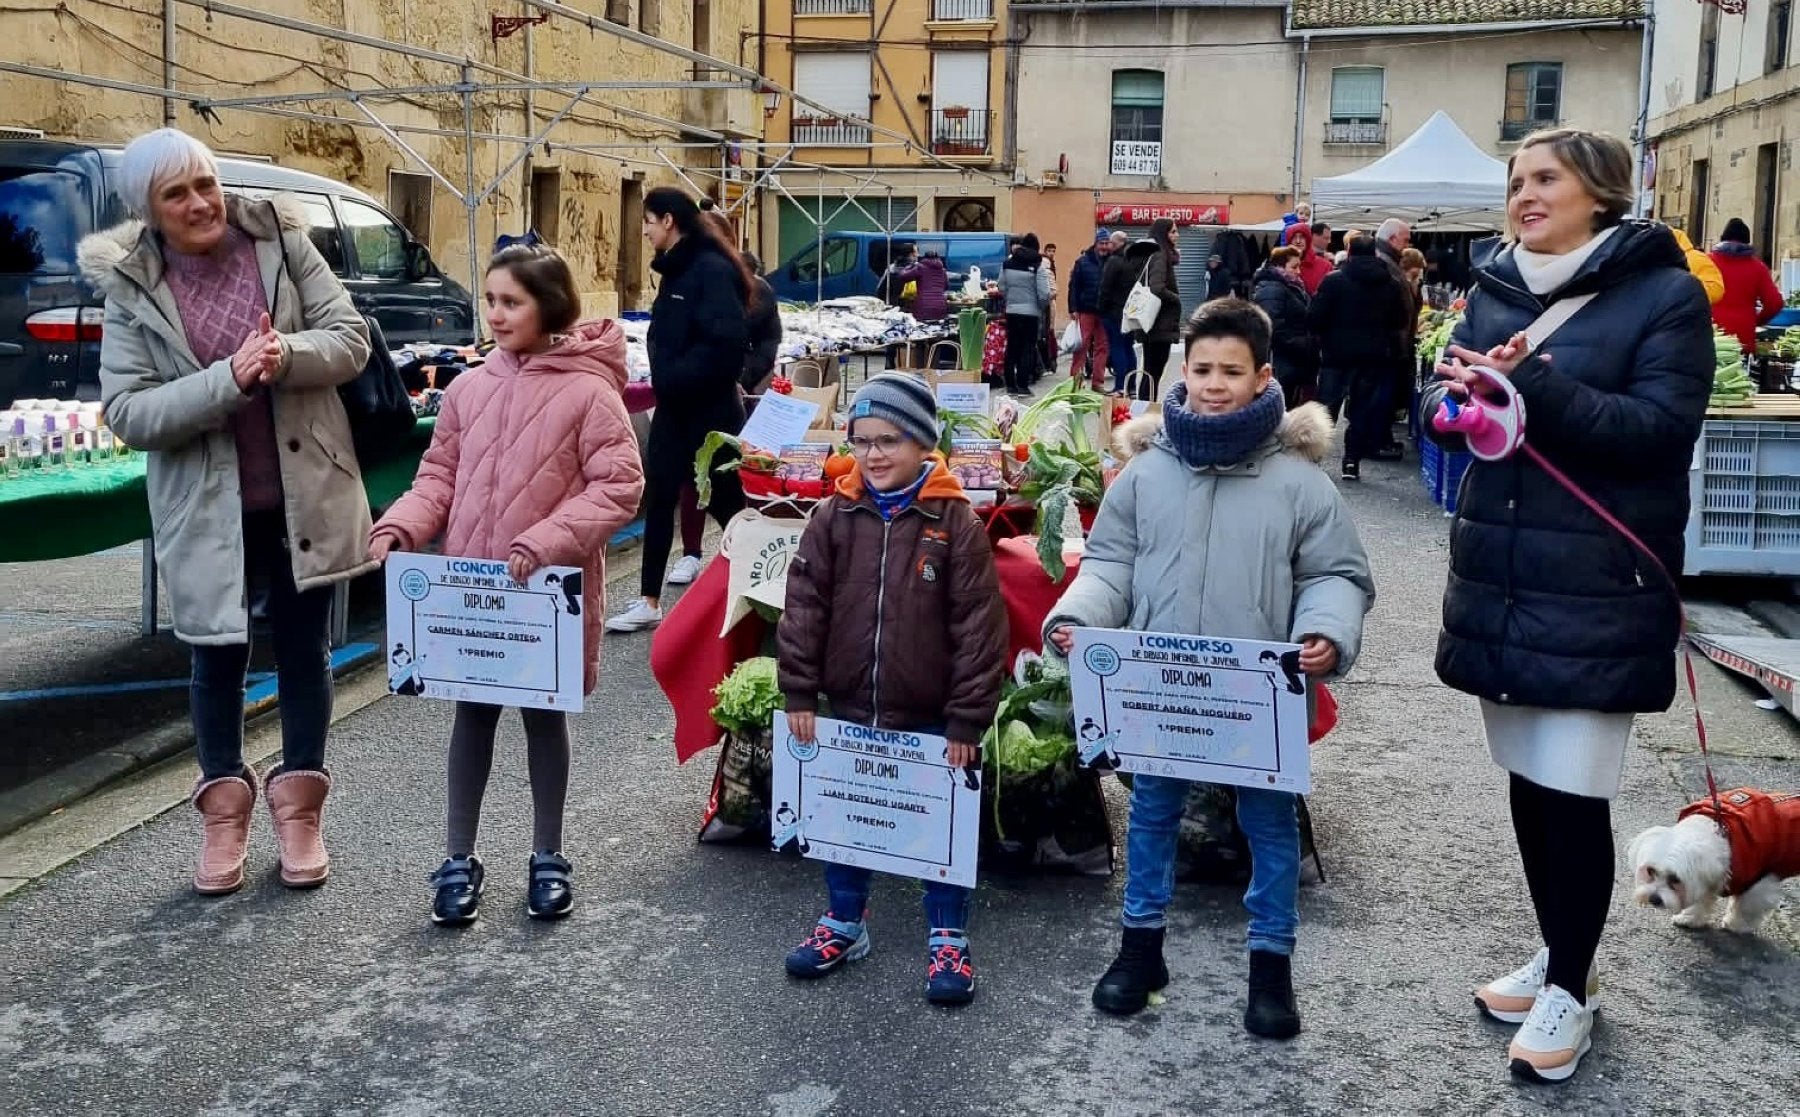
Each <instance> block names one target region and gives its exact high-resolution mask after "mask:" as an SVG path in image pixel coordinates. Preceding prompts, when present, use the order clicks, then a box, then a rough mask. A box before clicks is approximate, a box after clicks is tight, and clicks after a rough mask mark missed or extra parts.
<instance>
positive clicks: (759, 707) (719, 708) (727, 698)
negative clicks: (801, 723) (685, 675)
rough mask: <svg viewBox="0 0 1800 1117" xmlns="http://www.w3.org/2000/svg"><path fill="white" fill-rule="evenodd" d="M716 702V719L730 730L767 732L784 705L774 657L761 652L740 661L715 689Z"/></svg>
mask: <svg viewBox="0 0 1800 1117" xmlns="http://www.w3.org/2000/svg"><path fill="white" fill-rule="evenodd" d="M713 703H714V705H713V709H712V719H713V722H714V723H715V724H717V725H718V727H719V728H720V729H723V730H725V731H726V732H727V733H732V734H735V735H738V736H742V735H745V734H749V733H767V732H768V731H769V725H770V723H771V722H772V721H773V720H774V718H775V711H777V710H779V709H781V708H782V705H783V702H782V697H781V687H780V686H779V685H778V684H777V683H776V680H775V660H774V659H772V658H771V657H769V656H766V655H762V656H757V657H755V658H754V659H746V660H745V661H744V662H742V663H740V664H738V665H737V669H736V670H734V671H733V672H732V673H731V674H729V675H727V676H725V679H724V681H723V682H721V683H720V684H719V685H718V686H717V687H715V688H714V689H713Z"/></svg>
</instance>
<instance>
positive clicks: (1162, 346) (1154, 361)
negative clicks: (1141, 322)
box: [1137, 341, 1175, 399]
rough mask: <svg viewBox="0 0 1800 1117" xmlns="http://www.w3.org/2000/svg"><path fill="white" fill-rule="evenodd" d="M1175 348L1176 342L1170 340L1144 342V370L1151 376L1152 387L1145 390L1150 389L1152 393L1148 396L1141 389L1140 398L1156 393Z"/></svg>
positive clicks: (1146, 397)
mask: <svg viewBox="0 0 1800 1117" xmlns="http://www.w3.org/2000/svg"><path fill="white" fill-rule="evenodd" d="M1173 348H1175V345H1174V343H1173V342H1169V341H1146V342H1144V372H1145V374H1147V375H1148V376H1149V377H1150V379H1149V384H1150V387H1149V388H1147V389H1144V390H1143V391H1148V392H1149V393H1150V395H1149V396H1146V395H1144V394H1143V392H1142V391H1140V392H1138V393H1137V395H1138V398H1140V399H1150V397H1151V396H1154V395H1156V393H1157V388H1158V382H1159V381H1160V380H1161V379H1162V374H1163V369H1164V368H1166V367H1167V366H1168V364H1169V351H1170V350H1171V349H1173Z"/></svg>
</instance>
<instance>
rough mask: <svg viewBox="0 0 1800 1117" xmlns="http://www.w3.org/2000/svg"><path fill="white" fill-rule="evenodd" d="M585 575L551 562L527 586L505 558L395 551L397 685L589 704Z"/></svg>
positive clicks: (393, 668)
mask: <svg viewBox="0 0 1800 1117" xmlns="http://www.w3.org/2000/svg"><path fill="white" fill-rule="evenodd" d="M582 578H583V574H582V571H581V570H580V569H578V568H576V567H573V566H546V567H543V568H542V569H540V570H538V571H537V573H535V574H533V575H532V576H531V579H530V581H528V582H526V583H525V584H524V585H520V584H519V583H518V582H515V581H513V580H512V577H511V576H510V575H508V574H507V572H506V564H505V563H504V562H496V561H494V560H492V559H469V558H453V557H450V556H446V555H420V554H411V553H408V552H405V551H395V552H394V553H393V554H391V555H389V556H388V562H387V660H388V693H390V694H405V695H414V696H418V697H423V698H439V699H444V700H446V701H457V702H486V703H489V704H491V705H495V706H525V707H531V708H534V709H540V710H572V711H580V709H581V707H582V694H581V691H582V682H583V678H582V673H583V670H584V668H585V659H584V657H583V654H582V653H583V646H582V623H581V610H582V608H583V606H584V604H585V602H584V601H583V599H582Z"/></svg>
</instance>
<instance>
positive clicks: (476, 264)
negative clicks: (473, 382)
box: [462, 65, 581, 338]
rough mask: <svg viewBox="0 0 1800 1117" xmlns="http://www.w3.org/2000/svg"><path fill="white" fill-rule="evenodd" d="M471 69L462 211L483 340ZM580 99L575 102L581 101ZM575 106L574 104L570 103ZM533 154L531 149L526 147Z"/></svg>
mask: <svg viewBox="0 0 1800 1117" xmlns="http://www.w3.org/2000/svg"><path fill="white" fill-rule="evenodd" d="M471 77H472V75H471V73H470V71H469V67H468V66H466V65H465V66H464V67H463V69H462V78H463V82H464V84H465V85H466V86H468V88H465V89H464V90H463V93H462V110H463V166H464V169H465V171H466V179H465V181H467V182H468V184H469V191H468V195H467V196H466V197H465V198H464V199H463V208H464V209H465V210H467V211H468V215H469V312H470V314H471V315H473V321H474V323H475V336H476V337H477V338H480V337H481V323H482V315H481V245H480V233H479V232H478V231H477V229H476V222H477V221H478V220H479V219H480V217H481V199H480V198H477V197H475V92H474V83H473V82H472V81H470V78H471ZM580 99H581V98H580V97H577V98H576V100H577V101H578V100H580ZM569 107H570V108H573V107H574V102H573V101H571V102H570V103H569ZM525 150H526V151H530V150H531V149H530V148H526V149H525Z"/></svg>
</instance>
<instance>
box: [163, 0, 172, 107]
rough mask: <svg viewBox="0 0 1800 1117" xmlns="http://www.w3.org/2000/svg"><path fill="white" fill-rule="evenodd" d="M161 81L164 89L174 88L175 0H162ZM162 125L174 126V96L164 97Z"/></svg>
mask: <svg viewBox="0 0 1800 1117" xmlns="http://www.w3.org/2000/svg"><path fill="white" fill-rule="evenodd" d="M162 40H163V42H162V82H163V88H164V89H174V88H175V0H163V6H162ZM162 103H163V127H165V128H173V127H174V126H175V98H173V97H164V98H163V99H162Z"/></svg>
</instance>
